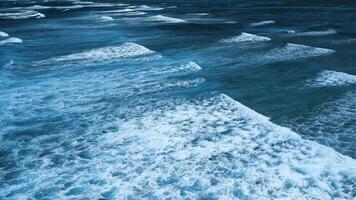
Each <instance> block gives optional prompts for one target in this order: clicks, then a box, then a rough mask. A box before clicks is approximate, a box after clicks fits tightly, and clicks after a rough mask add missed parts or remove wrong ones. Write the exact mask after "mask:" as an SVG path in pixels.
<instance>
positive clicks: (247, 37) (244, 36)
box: [220, 32, 271, 43]
mask: <svg viewBox="0 0 356 200" xmlns="http://www.w3.org/2000/svg"><path fill="white" fill-rule="evenodd" d="M270 40H271V39H270V38H268V37H264V36H258V35H254V34H251V33H244V32H242V33H241V34H240V35H238V36H234V37H231V38H228V39H222V40H220V42H223V43H235V42H236V43H240V42H253V43H256V42H266V41H270Z"/></svg>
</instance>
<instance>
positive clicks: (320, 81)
mask: <svg viewBox="0 0 356 200" xmlns="http://www.w3.org/2000/svg"><path fill="white" fill-rule="evenodd" d="M352 84H356V76H355V75H351V74H347V73H343V72H336V71H331V70H324V71H322V72H320V73H319V75H318V77H316V78H315V79H312V80H309V81H308V82H307V85H308V86H311V87H324V86H326V87H333V86H343V85H352Z"/></svg>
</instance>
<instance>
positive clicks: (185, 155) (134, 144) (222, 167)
mask: <svg viewBox="0 0 356 200" xmlns="http://www.w3.org/2000/svg"><path fill="white" fill-rule="evenodd" d="M118 126H120V130H119V131H117V132H111V133H109V134H107V135H105V136H104V138H103V141H102V142H101V143H103V144H104V146H116V147H117V146H120V151H119V152H121V153H115V152H116V151H114V152H111V151H110V152H108V155H112V154H114V155H117V156H118V158H117V159H116V161H114V160H113V159H109V160H110V161H111V163H110V164H106V163H105V162H102V161H101V162H100V163H102V165H103V166H102V169H107V170H106V172H103V171H101V173H103V174H102V175H101V176H104V177H107V176H110V175H108V174H110V172H111V173H113V172H118V171H119V172H120V173H119V174H126V176H125V180H122V179H120V178H117V179H115V181H114V182H115V185H117V187H119V186H120V190H118V191H116V192H115V195H114V196H115V197H124V196H128V195H130V194H135V193H134V188H136V187H137V186H139V185H142V184H144V183H145V184H146V187H144V188H141V192H140V194H142V195H144V194H147V193H150V194H151V195H154V196H157V197H171V198H183V199H184V197H190V198H193V199H197V198H198V197H201V195H204V194H205V195H206V196H209V197H216V198H218V197H220V198H222V199H234V198H238V199H239V198H240V199H244V198H247V197H249V198H251V199H284V198H287V199H288V198H289V197H293V198H295V199H306V198H323V199H330V198H332V197H333V196H334V195H338V196H339V197H340V198H345V199H347V198H351V197H352V192H349V191H350V190H348V188H350V187H352V184H353V183H352V180H353V179H354V178H355V175H356V162H355V161H354V160H352V159H351V158H349V157H345V156H342V155H340V154H338V153H337V152H335V151H334V150H332V149H330V148H327V147H325V146H321V145H319V144H317V143H314V142H310V141H307V140H303V139H301V138H300V137H299V136H298V135H297V134H296V133H294V132H292V131H290V130H289V129H286V128H283V127H279V126H277V125H275V124H273V123H271V122H270V121H269V120H268V118H266V117H265V116H262V115H260V114H258V113H256V112H254V111H253V110H251V109H249V108H247V107H246V106H244V105H242V104H240V103H239V102H236V101H234V100H233V99H231V98H230V97H228V96H226V95H218V96H215V97H209V98H204V99H201V100H196V101H193V102H191V101H179V100H178V101H176V102H171V103H169V105H168V106H160V107H157V108H156V109H153V110H151V111H149V112H146V113H143V114H142V115H141V117H135V118H132V119H131V120H122V121H120V122H118ZM95 151H96V152H101V153H103V152H102V151H100V150H99V149H97V150H95ZM123 160H125V161H126V162H129V163H131V162H130V161H132V162H133V163H134V164H133V163H132V165H127V164H125V163H122V161H123ZM112 162H115V165H114V166H116V169H112V168H111V167H112V166H113V163H112ZM109 166H110V167H109ZM136 168H140V169H141V170H140V172H139V173H135V172H134V174H132V173H129V172H132V171H134V169H136ZM107 173H108V174H107ZM104 174H105V175H104ZM182 188H184V189H182ZM136 195H139V194H136ZM136 197H137V196H136ZM141 197H142V196H141Z"/></svg>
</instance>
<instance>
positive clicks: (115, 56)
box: [37, 42, 155, 64]
mask: <svg viewBox="0 0 356 200" xmlns="http://www.w3.org/2000/svg"><path fill="white" fill-rule="evenodd" d="M154 53H155V51H152V50H150V49H148V48H146V47H144V46H142V45H139V44H136V43H133V42H126V43H123V44H122V45H118V46H107V47H101V48H96V49H92V50H88V51H83V52H81V53H73V54H69V55H65V56H59V57H55V58H51V59H48V60H43V61H39V62H38V63H37V64H51V63H58V62H60V63H61V62H68V63H69V62H78V61H79V62H81V63H82V64H93V63H98V62H113V61H115V60H120V59H126V58H134V57H139V56H145V55H151V54H154ZM69 64H70V63H69Z"/></svg>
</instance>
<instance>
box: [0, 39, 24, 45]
mask: <svg viewBox="0 0 356 200" xmlns="http://www.w3.org/2000/svg"><path fill="white" fill-rule="evenodd" d="M16 43H22V39H20V38H16V37H10V38H7V39H5V40H1V41H0V45H5V44H16Z"/></svg>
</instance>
